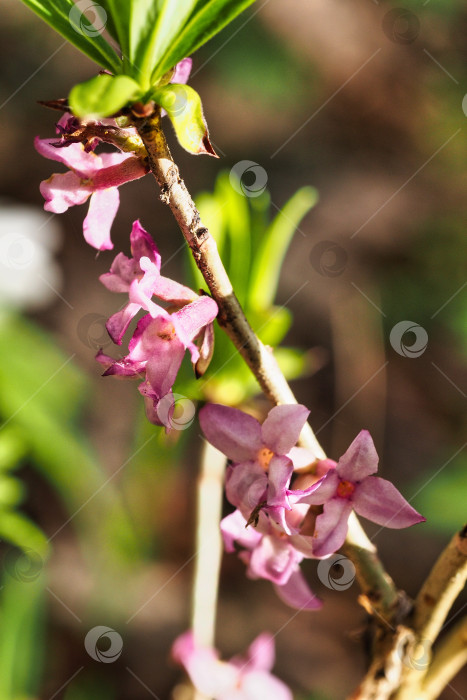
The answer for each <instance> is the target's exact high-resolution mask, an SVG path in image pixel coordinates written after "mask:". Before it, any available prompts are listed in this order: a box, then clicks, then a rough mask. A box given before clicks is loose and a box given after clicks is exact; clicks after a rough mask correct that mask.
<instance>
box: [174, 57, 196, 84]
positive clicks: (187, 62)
mask: <svg viewBox="0 0 467 700" xmlns="http://www.w3.org/2000/svg"><path fill="white" fill-rule="evenodd" d="M192 65H193V60H192V59H191V58H188V57H187V58H182V60H181V61H179V62H178V63H177V65H176V66H175V71H174V74H173V76H172V80H171V81H170V82H171V83H182V84H183V85H186V83H187V82H188V78H189V77H190V73H191V66H192Z"/></svg>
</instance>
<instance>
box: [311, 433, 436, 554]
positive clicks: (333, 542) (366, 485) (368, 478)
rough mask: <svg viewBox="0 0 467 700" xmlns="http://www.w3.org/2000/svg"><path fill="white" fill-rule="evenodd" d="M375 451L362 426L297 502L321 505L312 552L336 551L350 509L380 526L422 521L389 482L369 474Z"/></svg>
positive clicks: (374, 467)
mask: <svg viewBox="0 0 467 700" xmlns="http://www.w3.org/2000/svg"><path fill="white" fill-rule="evenodd" d="M378 461H379V460H378V454H377V452H376V448H375V445H374V443H373V440H372V437H371V435H370V433H369V432H368V431H367V430H362V431H361V432H360V433H359V434H358V435H357V437H356V438H355V440H354V441H353V442H352V444H351V445H350V447H349V448H348V450H347V451H346V452H345V454H344V455H342V457H341V458H340V459H339V461H338V463H337V465H336V467H335V469H330V470H329V471H328V472H327V474H326V475H325V476H324V477H323V478H322V479H321V481H320V482H319V483H318V484H317V485H314V487H313V489H312V492H310V493H309V494H308V495H305V496H303V497H302V498H301V499H299V502H301V503H307V504H309V505H315V506H317V505H322V506H323V512H322V514H320V515H318V517H317V518H316V523H315V528H314V533H313V537H312V550H313V553H314V555H315V556H317V557H325V556H328V555H330V554H332V553H333V552H335V551H337V550H338V549H339V548H340V547H341V546H342V545H343V544H344V540H345V537H346V535H347V529H348V519H349V515H350V513H351V512H352V510H355V511H356V513H358V514H359V515H361V516H362V517H363V518H366V519H367V520H371V521H373V522H374V523H377V524H378V525H382V526H383V527H390V528H395V529H400V528H404V527H409V526H411V525H415V524H416V523H420V522H424V521H425V518H424V517H423V516H421V515H420V513H417V511H416V510H415V509H414V508H412V506H411V505H410V504H409V503H408V502H407V501H406V500H405V498H404V497H403V496H402V495H401V494H400V493H399V491H398V490H397V489H396V487H395V486H393V484H391V482H390V481H387V480H386V479H381V478H380V477H378V476H373V474H375V473H376V472H377V470H378Z"/></svg>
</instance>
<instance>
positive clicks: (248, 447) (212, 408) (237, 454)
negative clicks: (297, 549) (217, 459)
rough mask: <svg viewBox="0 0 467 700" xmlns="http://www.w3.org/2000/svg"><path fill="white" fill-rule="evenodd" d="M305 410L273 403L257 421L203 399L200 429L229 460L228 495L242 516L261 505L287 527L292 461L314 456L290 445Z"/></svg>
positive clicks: (304, 418)
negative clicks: (264, 417) (204, 402)
mask: <svg viewBox="0 0 467 700" xmlns="http://www.w3.org/2000/svg"><path fill="white" fill-rule="evenodd" d="M309 413H310V412H309V410H308V409H307V408H306V407H305V406H301V405H298V404H292V405H284V406H275V407H274V408H272V409H271V410H270V411H269V414H268V416H267V418H266V420H265V421H264V423H263V424H262V425H261V423H259V421H257V420H256V418H253V416H249V415H248V414H246V413H244V412H243V411H240V410H239V409H236V408H230V407H228V406H221V405H219V404H208V405H207V406H204V407H203V408H202V409H201V411H200V413H199V420H200V425H201V429H202V430H203V433H204V434H205V436H206V438H207V439H208V440H209V442H210V443H211V444H212V445H214V447H217V449H218V450H220V451H221V452H223V453H224V454H225V455H226V456H227V457H228V458H229V460H231V462H232V464H231V466H230V468H229V473H228V475H227V485H226V493H227V497H228V499H229V501H230V502H231V503H232V504H233V505H235V506H236V507H237V508H239V509H240V510H241V511H242V513H243V515H244V516H245V517H246V518H247V520H248V519H249V518H250V516H251V515H252V513H253V512H254V511H255V510H256V509H258V508H259V507H265V508H267V509H268V511H269V514H270V515H271V516H272V517H273V518H274V519H277V520H279V521H280V522H281V523H282V526H283V527H284V529H285V530H286V531H287V526H286V523H285V521H284V509H287V510H289V509H290V503H289V498H288V491H289V484H290V479H291V477H292V473H293V470H294V462H296V464H297V465H298V463H299V461H300V460H302V461H303V459H305V461H306V462H307V463H308V464H309V463H311V462H313V461H314V457H313V455H311V453H310V452H309V451H308V450H303V449H300V448H296V447H295V444H296V442H297V440H298V438H299V435H300V432H301V430H302V428H303V426H304V424H305V421H306V419H307V418H308V415H309ZM292 459H293V460H294V462H293V461H292Z"/></svg>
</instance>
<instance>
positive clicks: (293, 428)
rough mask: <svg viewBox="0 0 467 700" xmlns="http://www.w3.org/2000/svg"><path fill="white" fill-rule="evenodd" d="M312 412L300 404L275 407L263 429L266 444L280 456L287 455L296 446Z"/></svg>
mask: <svg viewBox="0 0 467 700" xmlns="http://www.w3.org/2000/svg"><path fill="white" fill-rule="evenodd" d="M309 415H310V411H309V410H308V409H307V408H306V407H305V406H301V405H300V404H291V405H284V406H275V407H274V408H272V409H271V410H270V411H269V413H268V416H267V418H266V420H265V421H264V423H263V426H262V429H261V435H262V437H263V442H264V444H265V445H266V446H267V447H269V449H270V450H272V451H273V452H275V453H276V454H278V455H285V454H287V452H289V450H291V449H292V447H293V446H294V445H295V444H296V442H297V440H298V438H299V436H300V433H301V431H302V428H303V426H304V425H305V422H306V419H307V418H308V416H309Z"/></svg>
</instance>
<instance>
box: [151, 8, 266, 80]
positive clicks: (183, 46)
mask: <svg viewBox="0 0 467 700" xmlns="http://www.w3.org/2000/svg"><path fill="white" fill-rule="evenodd" d="M167 1H168V2H170V0H167ZM253 2H254V0H208V1H207V2H206V0H197V2H196V5H195V6H194V7H193V11H192V13H191V15H190V17H189V18H188V21H187V22H186V24H185V26H184V28H183V30H182V31H180V32H179V33H178V35H176V36H171V37H170V40H167V41H166V45H167V47H168V48H167V50H166V52H165V53H164V55H163V56H160V57H156V60H157V64H156V65H155V67H154V71H153V75H152V80H153V82H154V81H155V80H157V79H158V78H160V77H161V76H162V75H164V73H166V72H167V71H168V70H170V68H172V66H175V65H176V64H177V63H178V62H179V61H181V60H182V58H184V57H185V56H190V55H191V54H193V53H194V52H195V51H196V50H197V49H199V47H200V46H202V45H203V44H205V43H206V42H207V41H209V39H211V37H213V36H214V35H215V34H217V33H218V32H220V31H221V30H222V29H223V28H224V27H225V26H226V25H227V24H229V22H231V21H232V20H233V19H235V17H237V15H239V14H240V13H241V12H243V10H245V9H246V8H247V7H249V5H251V4H252V3H253ZM173 4H174V5H176V3H173Z"/></svg>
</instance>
